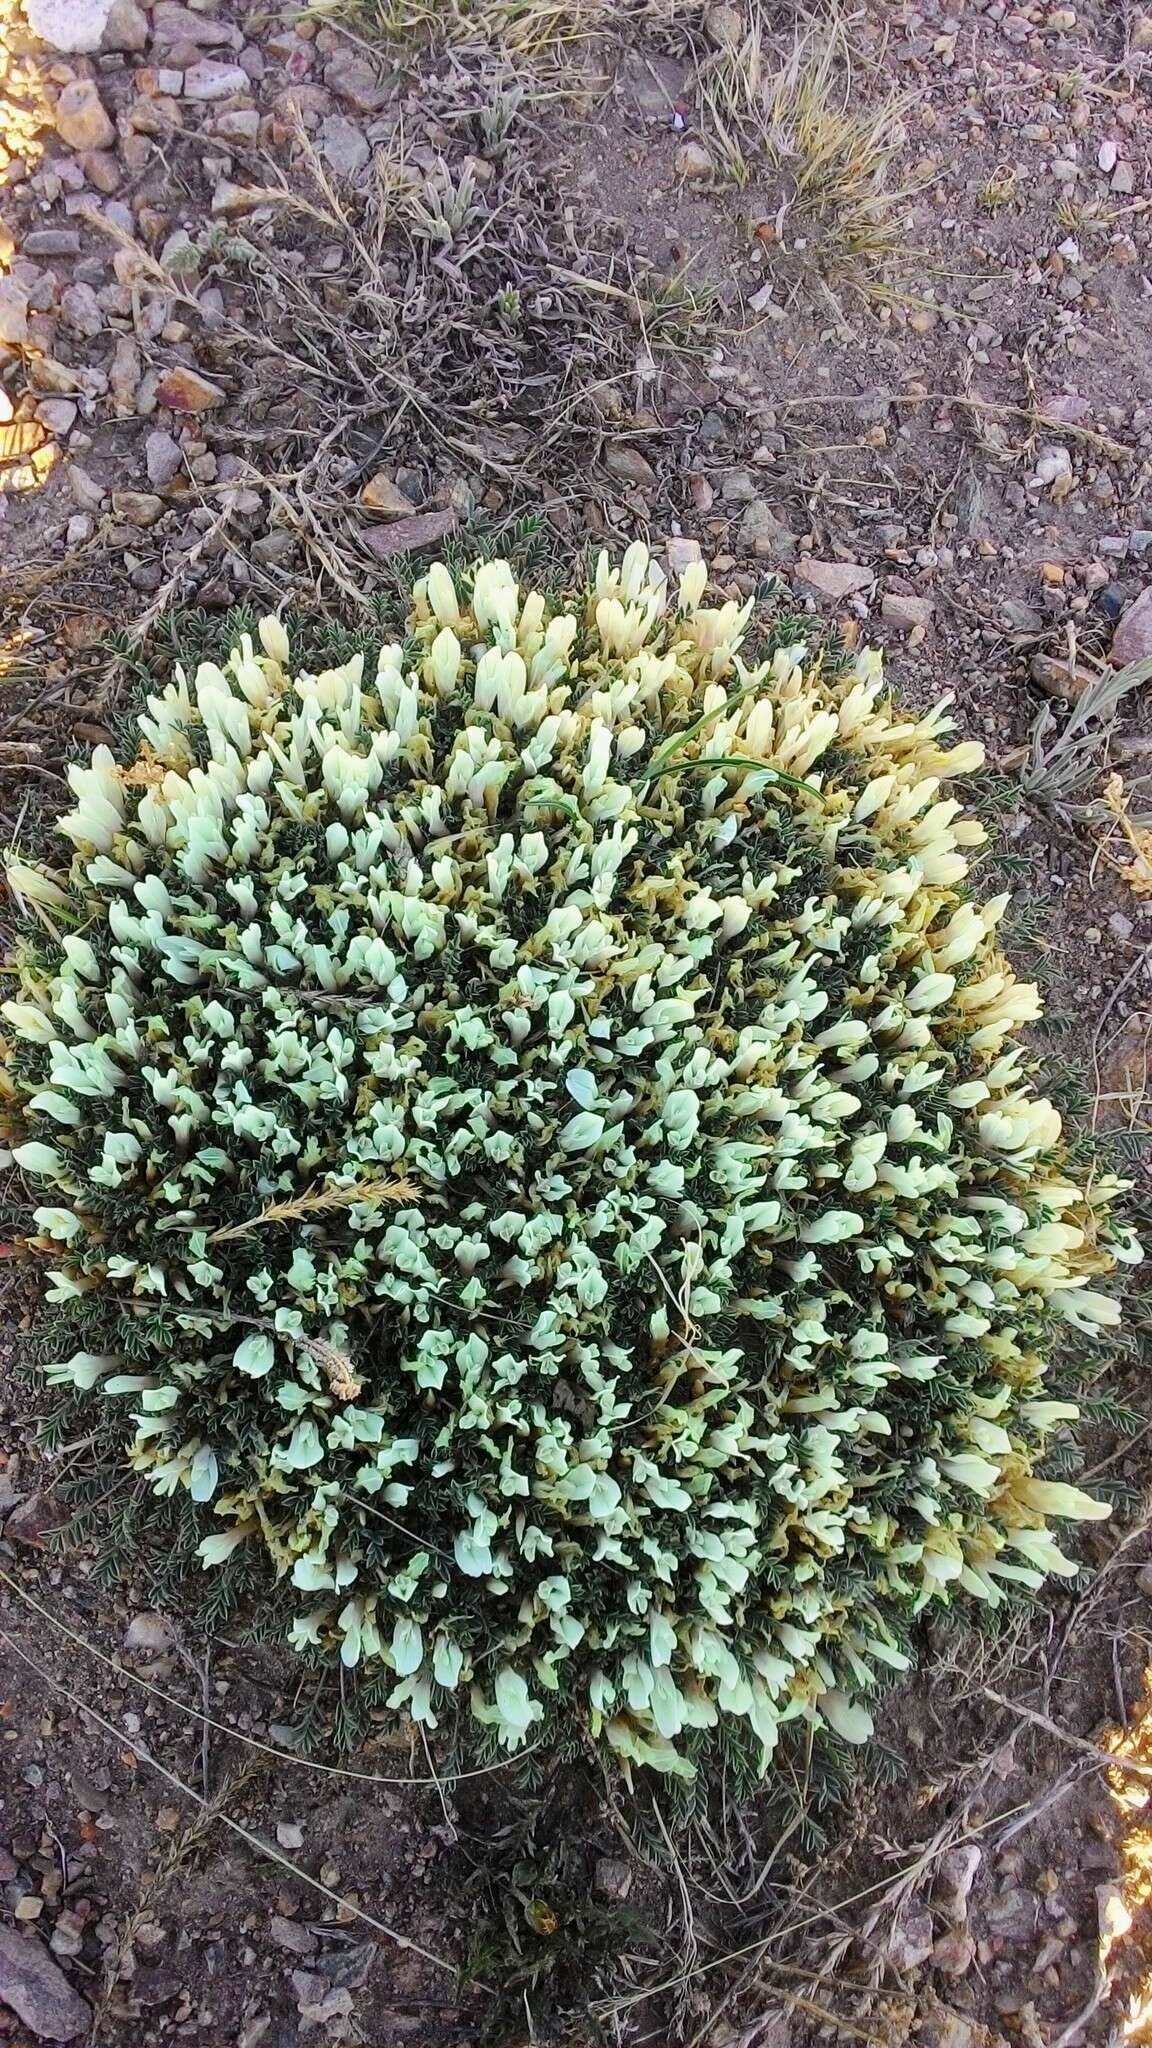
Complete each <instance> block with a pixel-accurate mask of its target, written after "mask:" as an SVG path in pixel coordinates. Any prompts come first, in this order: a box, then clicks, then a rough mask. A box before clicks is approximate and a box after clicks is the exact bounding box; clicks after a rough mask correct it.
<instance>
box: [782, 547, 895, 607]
mask: <svg viewBox="0 0 1152 2048" xmlns="http://www.w3.org/2000/svg"><path fill="white" fill-rule="evenodd" d="M796 574H797V576H799V578H800V580H801V582H803V583H809V584H811V586H812V588H813V590H818V591H820V593H821V595H822V596H824V597H832V598H841V597H851V596H852V594H853V592H854V591H857V590H867V589H868V588H869V586H870V585H871V584H873V583H874V582H875V581H876V578H875V576H874V574H873V572H872V570H871V569H869V568H868V567H867V566H866V565H865V564H864V563H863V562H818V561H817V560H816V559H815V558H814V557H813V556H812V555H801V557H800V560H799V561H798V562H797V564H796Z"/></svg>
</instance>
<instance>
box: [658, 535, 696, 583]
mask: <svg viewBox="0 0 1152 2048" xmlns="http://www.w3.org/2000/svg"><path fill="white" fill-rule="evenodd" d="M664 554H665V558H666V560H667V563H668V574H669V575H670V576H682V575H683V573H684V571H685V569H690V568H691V567H692V564H693V563H694V562H702V561H703V559H704V557H703V554H702V553H701V550H700V543H699V541H698V540H692V539H691V538H690V537H689V535H688V534H686V533H670V534H669V536H668V538H667V540H666V541H665V543H664Z"/></svg>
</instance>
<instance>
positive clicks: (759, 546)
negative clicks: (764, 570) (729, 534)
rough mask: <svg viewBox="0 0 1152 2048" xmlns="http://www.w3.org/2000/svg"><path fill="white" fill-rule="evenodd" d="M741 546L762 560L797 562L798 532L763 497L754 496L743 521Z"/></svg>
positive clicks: (738, 536) (740, 533)
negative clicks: (787, 524) (795, 532)
mask: <svg viewBox="0 0 1152 2048" xmlns="http://www.w3.org/2000/svg"><path fill="white" fill-rule="evenodd" d="M737 539H738V541H739V544H740V546H741V547H742V548H743V549H744V550H745V551H746V552H747V553H748V554H750V555H755V556H756V558H757V560H758V561H761V562H794V561H795V560H796V536H795V534H794V533H793V532H792V529H791V527H789V526H786V525H785V524H784V521H783V520H782V519H780V518H779V517H778V516H777V514H776V513H775V512H774V511H773V510H772V507H771V505H769V504H768V503H767V502H766V501H765V500H764V499H763V498H753V500H752V503H751V504H750V505H749V506H748V507H747V509H746V511H745V513H744V517H743V519H742V520H741V521H740V531H739V533H738V535H737Z"/></svg>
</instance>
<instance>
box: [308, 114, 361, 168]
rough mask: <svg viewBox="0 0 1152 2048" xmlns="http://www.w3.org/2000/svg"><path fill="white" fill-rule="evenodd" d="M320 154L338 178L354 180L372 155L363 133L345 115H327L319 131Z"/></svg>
mask: <svg viewBox="0 0 1152 2048" xmlns="http://www.w3.org/2000/svg"><path fill="white" fill-rule="evenodd" d="M320 154H321V156H322V157H323V158H324V160H325V162H326V163H327V164H328V165H329V167H330V168H331V169H332V170H334V171H335V173H336V175H337V177H338V178H354V177H355V175H356V173H357V171H362V170H363V169H364V166H365V164H366V163H367V162H368V159H369V157H370V156H371V154H372V148H371V144H370V143H369V141H368V137H367V136H366V135H365V134H364V133H363V131H362V130H361V129H359V128H357V126H356V123H355V122H354V121H349V119H348V118H347V115H345V114H329V116H328V118H327V120H326V121H325V122H324V124H323V127H322V128H321V131H320Z"/></svg>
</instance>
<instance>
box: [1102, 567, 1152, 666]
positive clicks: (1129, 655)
mask: <svg viewBox="0 0 1152 2048" xmlns="http://www.w3.org/2000/svg"><path fill="white" fill-rule="evenodd" d="M1149 654H1152V583H1150V584H1149V586H1148V588H1147V590H1142V591H1141V592H1140V595H1139V597H1138V598H1137V599H1136V601H1135V603H1134V604H1130V605H1129V607H1128V609H1127V611H1126V612H1125V614H1124V616H1123V618H1122V619H1121V621H1120V624H1119V625H1118V626H1117V628H1116V635H1115V638H1114V640H1113V642H1112V659H1113V661H1114V662H1115V664H1116V666H1117V668H1126V667H1127V665H1128V663H1129V662H1130V661H1143V660H1144V658H1145V656H1146V655H1149Z"/></svg>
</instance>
